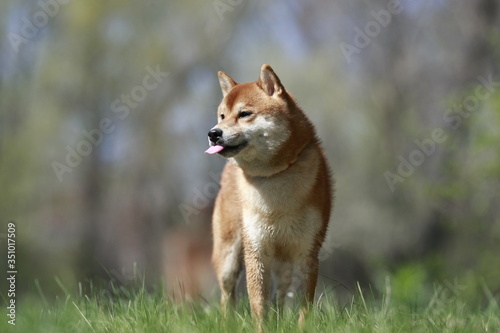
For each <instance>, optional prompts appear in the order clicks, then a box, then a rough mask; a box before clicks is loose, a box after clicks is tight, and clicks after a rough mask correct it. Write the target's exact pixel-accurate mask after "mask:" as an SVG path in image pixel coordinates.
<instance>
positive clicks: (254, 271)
mask: <svg viewBox="0 0 500 333" xmlns="http://www.w3.org/2000/svg"><path fill="white" fill-rule="evenodd" d="M244 254H245V268H246V275H247V289H248V297H249V299H250V309H251V311H252V316H253V317H254V320H255V321H256V323H257V325H258V328H259V331H262V322H263V320H264V318H265V317H266V315H267V311H268V308H269V302H270V301H269V298H270V291H271V271H270V269H269V268H270V267H269V266H270V265H269V264H270V258H269V257H268V256H266V255H265V254H264V253H263V251H261V250H260V249H256V248H255V247H252V245H249V244H248V245H246V246H245V249H244Z"/></svg>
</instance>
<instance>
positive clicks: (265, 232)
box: [242, 173, 322, 260]
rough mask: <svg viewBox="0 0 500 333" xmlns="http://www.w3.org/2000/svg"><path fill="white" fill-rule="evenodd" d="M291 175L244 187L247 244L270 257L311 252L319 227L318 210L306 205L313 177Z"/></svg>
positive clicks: (320, 223) (293, 256)
mask: <svg viewBox="0 0 500 333" xmlns="http://www.w3.org/2000/svg"><path fill="white" fill-rule="evenodd" d="M294 178H295V177H294V174H293V173H290V175H289V176H288V177H286V176H285V177H281V178H278V179H273V180H263V181H261V182H256V183H253V184H251V185H250V186H246V188H245V195H244V196H243V197H242V199H243V202H242V206H243V226H244V233H245V237H246V238H247V239H248V241H249V244H251V246H252V247H253V248H254V249H255V250H257V251H259V252H262V253H264V254H266V255H268V256H270V257H274V258H277V259H280V260H294V259H296V258H297V257H299V256H302V255H305V254H307V253H309V252H310V249H311V247H312V245H313V244H314V242H315V237H316V235H317V233H318V231H319V229H320V228H321V225H322V221H321V215H320V213H319V211H318V210H317V209H316V208H315V207H313V206H311V205H310V204H308V202H309V200H308V199H309V196H310V194H311V191H313V186H314V177H302V178H301V179H300V181H297V180H296V179H294Z"/></svg>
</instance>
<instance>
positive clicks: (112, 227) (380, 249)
mask: <svg viewBox="0 0 500 333" xmlns="http://www.w3.org/2000/svg"><path fill="white" fill-rule="evenodd" d="M0 17H1V21H0V22H1V24H0V110H1V111H0V112H1V113H0V140H1V141H0V142H1V143H0V246H1V253H2V258H1V259H0V260H1V262H2V266H1V267H5V266H4V263H5V262H6V260H7V258H6V254H4V253H5V251H6V248H7V245H6V238H5V236H6V233H7V223H8V222H9V221H14V222H15V224H16V229H17V233H16V236H17V237H16V241H17V243H16V246H17V269H18V282H17V288H18V297H24V296H25V295H31V294H33V295H40V296H46V297H48V296H49V295H57V294H60V293H63V292H64V291H65V289H66V290H72V289H74V288H78V286H80V288H88V287H89V285H91V284H93V285H97V284H100V285H103V286H106V285H107V284H109V283H114V284H120V285H123V286H128V285H134V284H135V283H136V282H137V281H138V280H140V281H141V282H143V283H144V284H145V285H146V286H149V287H151V288H153V287H154V286H155V285H158V284H164V285H165V287H166V289H167V293H168V294H170V295H172V297H175V298H176V299H178V300H183V299H201V298H203V299H206V300H214V299H215V298H216V297H217V293H218V290H217V286H216V282H215V278H214V274H213V271H212V269H211V266H210V254H211V232H210V216H211V212H212V207H213V201H214V198H215V194H216V192H217V189H218V177H219V175H220V171H221V169H222V167H223V164H224V161H223V160H222V159H221V158H218V157H215V156H208V155H206V154H203V151H204V150H205V149H206V147H207V139H206V134H207V132H208V130H209V129H210V128H211V127H212V126H213V125H214V124H215V122H216V117H215V112H216V108H217V105H218V104H219V102H220V99H221V93H220V88H219V84H218V81H217V75H216V74H217V71H219V70H223V71H225V72H227V73H229V74H230V75H231V76H232V77H233V78H234V79H235V80H236V81H238V82H248V81H254V80H256V79H257V77H258V75H259V69H260V66H261V65H262V64H263V63H268V64H270V65H271V66H272V67H273V68H274V70H275V71H276V73H277V74H278V75H279V76H280V78H281V80H282V82H283V83H284V85H285V87H286V88H287V89H288V90H289V91H290V92H291V93H292V94H293V95H294V96H295V97H296V98H297V100H298V101H299V102H300V104H301V105H302V107H303V108H304V110H305V111H306V113H307V114H308V115H309V116H310V118H311V119H312V120H313V122H314V123H315V124H316V125H317V131H318V133H319V136H320V137H321V138H322V140H323V143H324V146H325V148H326V153H327V155H328V158H329V160H330V163H331V167H332V169H333V171H334V173H335V178H336V202H335V208H334V212H333V217H332V221H331V227H330V230H329V236H328V241H327V243H326V244H325V247H324V249H323V252H322V253H321V277H320V283H319V288H320V289H321V290H325V291H327V292H333V293H335V295H336V297H337V298H338V299H339V300H342V299H348V298H349V297H350V296H352V294H353V293H354V291H355V289H356V283H357V282H359V283H360V286H361V287H362V288H365V289H366V290H371V292H372V293H373V294H375V295H377V294H381V293H384V292H385V291H387V288H388V287H391V286H393V287H394V290H397V292H398V294H397V295H393V297H396V298H398V297H399V298H400V299H403V300H405V299H406V300H409V301H412V300H414V299H416V298H419V297H425V295H431V294H432V293H433V292H434V289H433V288H435V287H434V286H435V285H436V284H439V285H441V286H447V288H450V290H451V291H452V292H453V293H455V294H460V295H461V296H463V297H466V298H469V299H471V300H476V301H479V302H482V301H485V300H486V299H487V298H488V297H491V295H494V296H495V295H498V294H499V292H500V265H499V263H500V262H499V253H500V252H499V250H500V242H499V241H500V191H499V189H500V186H499V185H500V181H499V179H500V147H499V142H500V141H499V139H500V130H499V128H500V111H499V108H500V73H499V66H498V64H499V60H500V49H499V46H500V12H499V3H498V2H497V1H496V0H477V1H467V0H454V1H451V0H440V1H434V0H427V1H419V0H413V1H408V0H400V1H397V0H392V1H386V0H370V1H368V0H364V1H348V0H336V1H299V0H292V1H284V0H278V1H272V2H270V1H250V0H210V1H195V0H186V1H152V0H146V1H117V0H108V1H97V0H87V1H76V0H75V1H70V0H41V1H25V0H15V1H14V0H3V1H2V2H1V3H0ZM5 274H6V270H4V269H2V272H0V280H1V281H2V286H4V282H5ZM0 294H1V295H3V297H4V299H5V294H6V287H5V288H4V287H2V290H1V291H0Z"/></svg>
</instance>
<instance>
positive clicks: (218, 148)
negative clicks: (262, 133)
mask: <svg viewBox="0 0 500 333" xmlns="http://www.w3.org/2000/svg"><path fill="white" fill-rule="evenodd" d="M246 145H247V142H243V143H240V144H239V145H236V146H224V145H212V146H210V148H208V149H207V150H205V153H207V154H217V153H219V154H221V155H222V156H224V157H231V156H234V155H236V154H238V153H239V152H240V151H241V150H242V149H243V148H245V146H246Z"/></svg>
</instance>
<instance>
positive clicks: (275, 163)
mask: <svg viewBox="0 0 500 333" xmlns="http://www.w3.org/2000/svg"><path fill="white" fill-rule="evenodd" d="M314 142H315V139H313V140H310V141H309V142H307V143H305V144H303V145H302V146H301V147H300V148H299V149H298V150H296V151H295V154H290V153H291V152H288V153H289V154H287V155H288V156H287V157H288V158H283V157H281V156H275V157H273V158H271V159H269V160H262V159H254V160H250V161H249V160H244V159H236V158H232V159H230V160H232V162H233V163H235V164H236V165H238V166H239V167H240V169H241V170H242V171H243V174H244V175H245V177H248V178H270V177H274V176H279V175H281V174H284V173H285V172H287V171H288V170H289V169H292V167H293V166H294V165H296V164H297V162H298V161H299V160H300V159H301V157H302V155H304V154H306V151H308V150H309V149H311V148H312V147H313V144H314Z"/></svg>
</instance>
